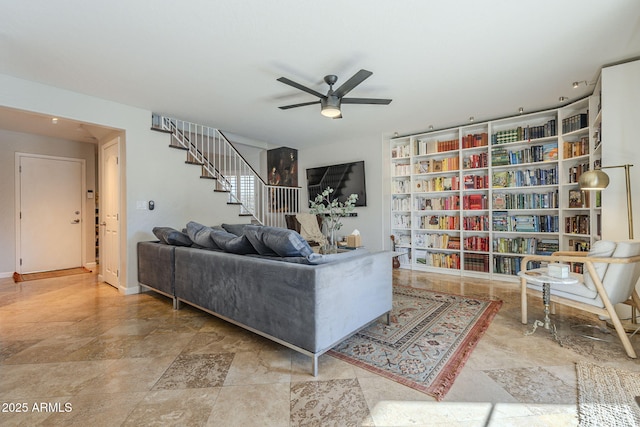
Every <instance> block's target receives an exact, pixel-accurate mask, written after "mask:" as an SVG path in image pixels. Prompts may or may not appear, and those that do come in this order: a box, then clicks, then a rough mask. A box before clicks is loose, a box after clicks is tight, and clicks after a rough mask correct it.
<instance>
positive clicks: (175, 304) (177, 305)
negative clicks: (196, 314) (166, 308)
mask: <svg viewBox="0 0 640 427" xmlns="http://www.w3.org/2000/svg"><path fill="white" fill-rule="evenodd" d="M180 308H181V307H180V300H179V299H178V298H174V299H173V309H174V310H180Z"/></svg>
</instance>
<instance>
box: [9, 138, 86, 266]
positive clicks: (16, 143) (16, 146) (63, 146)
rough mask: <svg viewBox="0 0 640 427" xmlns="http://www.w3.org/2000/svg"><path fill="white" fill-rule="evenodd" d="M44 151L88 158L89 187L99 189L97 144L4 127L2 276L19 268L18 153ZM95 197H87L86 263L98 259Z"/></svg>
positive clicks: (58, 155)
mask: <svg viewBox="0 0 640 427" xmlns="http://www.w3.org/2000/svg"><path fill="white" fill-rule="evenodd" d="M17 152H19V153H29V154H40V155H47V156H56V157H70V158H75V159H84V160H85V166H86V169H85V171H86V183H87V190H94V192H95V191H96V189H97V188H96V186H97V183H96V145H95V144H86V143H80V142H74V141H67V140H62V139H56V138H49V137H45V136H40V135H33V134H27V133H20V132H11V131H7V130H3V129H0V198H1V200H2V203H0V277H11V275H12V274H13V272H14V271H16V222H15V209H16V206H15V201H16V194H15V189H16V183H15V153H17ZM94 201H95V199H86V198H85V200H84V202H85V208H84V217H83V219H82V223H83V224H84V233H85V242H86V251H85V253H84V255H83V258H84V260H85V263H86V264H85V265H87V266H92V265H93V264H94V263H95V261H96V257H95V216H94V215H95V214H94V212H95V203H94Z"/></svg>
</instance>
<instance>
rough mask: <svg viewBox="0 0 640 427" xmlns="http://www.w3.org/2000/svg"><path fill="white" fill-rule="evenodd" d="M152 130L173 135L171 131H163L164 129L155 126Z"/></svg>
mask: <svg viewBox="0 0 640 427" xmlns="http://www.w3.org/2000/svg"><path fill="white" fill-rule="evenodd" d="M151 130H154V131H156V132H162V133H173V132H171V131H170V130H169V129H162V128H157V127H154V126H151Z"/></svg>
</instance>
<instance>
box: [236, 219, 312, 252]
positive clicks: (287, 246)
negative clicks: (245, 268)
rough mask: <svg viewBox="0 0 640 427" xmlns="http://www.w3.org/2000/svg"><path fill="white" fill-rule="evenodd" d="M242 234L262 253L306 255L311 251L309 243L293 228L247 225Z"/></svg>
mask: <svg viewBox="0 0 640 427" xmlns="http://www.w3.org/2000/svg"><path fill="white" fill-rule="evenodd" d="M244 235H245V236H247V238H248V239H249V241H250V242H251V244H252V245H253V247H254V248H255V249H256V250H257V251H258V253H259V254H262V255H268V254H270V253H275V254H276V255H278V256H281V257H306V256H309V255H311V254H312V253H313V250H312V249H311V246H309V243H307V241H306V240H304V239H303V238H302V236H301V235H300V233H298V232H296V231H294V230H288V229H286V228H279V227H265V226H256V225H248V226H246V227H245V228H244ZM261 251H262V252H261ZM263 252H264V253H263Z"/></svg>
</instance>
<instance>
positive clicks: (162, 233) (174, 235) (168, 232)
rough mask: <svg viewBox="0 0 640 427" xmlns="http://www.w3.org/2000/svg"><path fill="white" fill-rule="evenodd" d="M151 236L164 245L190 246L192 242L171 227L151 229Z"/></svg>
mask: <svg viewBox="0 0 640 427" xmlns="http://www.w3.org/2000/svg"><path fill="white" fill-rule="evenodd" d="M152 231H153V234H154V235H155V236H156V237H157V238H158V240H160V241H161V242H162V243H164V244H165V245H173V246H191V245H192V244H193V242H192V241H191V239H190V238H189V236H187V235H186V234H185V233H183V232H181V231H178V230H176V229H175V228H171V227H153V230H152Z"/></svg>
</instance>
